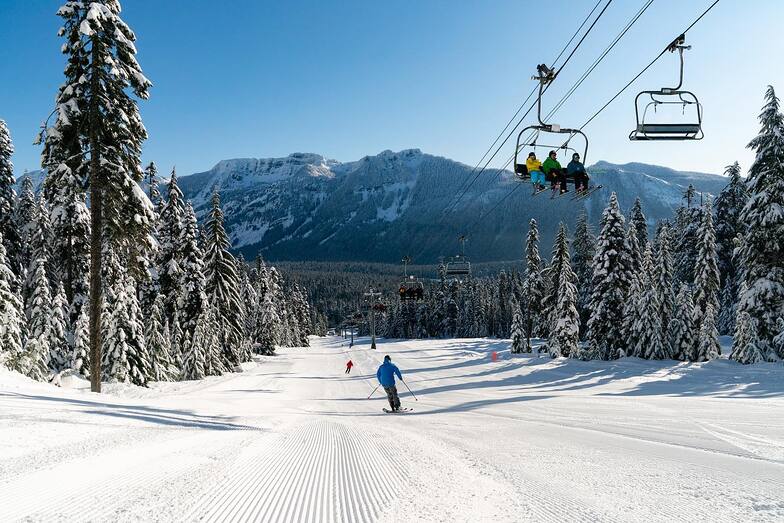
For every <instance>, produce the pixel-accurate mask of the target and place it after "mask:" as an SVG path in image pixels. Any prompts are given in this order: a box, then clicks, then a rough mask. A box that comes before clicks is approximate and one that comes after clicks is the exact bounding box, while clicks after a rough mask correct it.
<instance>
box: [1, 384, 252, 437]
mask: <svg viewBox="0 0 784 523" xmlns="http://www.w3.org/2000/svg"><path fill="white" fill-rule="evenodd" d="M0 398H8V399H10V400H14V399H18V400H34V401H46V402H57V403H66V404H68V405H71V406H73V407H77V409H75V412H79V413H83V414H92V415H96V416H106V417H110V418H125V419H133V420H138V421H143V422H146V423H153V424H156V425H166V426H174V427H182V428H191V429H207V430H262V429H260V428H258V427H253V426H250V425H240V424H236V423H231V422H230V421H229V420H228V419H227V418H225V417H221V416H205V415H200V414H195V413H193V412H190V411H186V410H176V409H162V408H157V407H148V406H144V405H122V404H112V403H102V402H97V401H88V400H81V399H76V398H60V397H55V396H43V395H34V394H20V393H15V392H0Z"/></svg>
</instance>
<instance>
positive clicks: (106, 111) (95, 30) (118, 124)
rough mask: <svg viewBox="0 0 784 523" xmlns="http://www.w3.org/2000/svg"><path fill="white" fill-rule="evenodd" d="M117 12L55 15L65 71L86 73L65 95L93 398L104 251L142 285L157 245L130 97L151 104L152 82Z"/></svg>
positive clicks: (64, 10) (109, 5)
mask: <svg viewBox="0 0 784 523" xmlns="http://www.w3.org/2000/svg"><path fill="white" fill-rule="evenodd" d="M120 10H121V7H120V2H119V1H118V0H94V1H91V2H76V1H67V2H66V3H65V4H64V5H63V7H61V8H60V10H59V11H58V15H59V16H61V17H62V18H63V20H64V27H63V29H62V30H61V32H60V35H61V36H64V37H65V38H66V43H65V45H63V52H64V54H66V56H68V65H69V67H70V66H71V65H72V64H73V63H74V62H76V61H81V64H80V67H81V68H82V73H83V74H82V75H80V76H79V78H78V79H75V78H73V77H72V76H71V75H70V74H69V69H68V68H67V69H66V84H65V86H64V88H63V89H62V90H61V91H60V92H61V93H62V92H64V91H69V92H72V93H74V100H73V107H75V108H78V109H79V110H81V111H82V112H81V117H80V118H79V125H78V126H77V128H76V132H75V136H76V137H77V139H78V140H79V141H80V142H81V143H82V149H83V153H84V154H83V156H82V158H83V159H84V160H89V179H88V183H87V187H89V191H90V222H91V224H90V287H89V290H90V300H89V303H90V345H91V359H92V363H93V365H92V366H93V367H94V368H93V372H92V373H91V380H92V383H91V385H92V390H93V391H94V392H100V388H101V380H100V377H101V376H100V372H98V369H99V365H100V361H99V358H100V355H101V346H102V344H103V343H102V340H101V334H102V329H101V323H102V321H101V315H102V305H103V304H102V302H103V299H102V295H103V287H102V283H103V282H102V279H101V278H102V275H103V270H102V269H101V266H102V255H103V252H102V251H103V249H102V247H103V245H104V243H108V244H110V245H111V247H112V248H113V249H114V250H115V251H116V252H118V253H119V254H120V255H121V256H122V257H123V260H124V264H125V265H126V269H127V270H128V271H129V274H130V275H131V276H132V277H133V278H135V279H140V280H142V279H144V277H145V275H146V274H147V265H148V261H149V255H150V253H151V252H152V250H153V245H154V239H153V238H152V235H151V228H152V224H153V222H154V219H155V213H154V211H153V209H152V204H151V203H150V201H149V200H148V199H147V196H146V195H145V194H144V192H143V191H142V190H141V188H140V187H139V184H138V182H140V181H141V179H142V175H143V173H142V169H141V162H140V155H141V145H142V142H143V141H144V140H145V139H146V138H147V131H146V130H145V128H144V125H143V124H142V121H141V117H140V115H139V111H138V107H137V104H136V100H135V99H134V98H133V97H132V96H136V97H138V98H140V99H146V98H147V97H148V89H149V87H150V86H151V83H150V81H149V80H147V78H146V77H145V76H144V74H143V73H142V71H141V68H140V66H139V63H138V62H137V60H136V58H135V54H136V47H135V44H134V42H135V40H136V36H135V35H134V34H133V31H132V30H131V29H130V27H129V26H128V25H127V24H126V23H125V22H124V21H123V20H122V19H121V18H120ZM58 102H59V98H58ZM60 117H61V115H60V114H58V118H60ZM112 283H113V282H109V284H112ZM123 283H125V282H123ZM134 287H135V284H134ZM112 343H119V342H118V341H117V340H112Z"/></svg>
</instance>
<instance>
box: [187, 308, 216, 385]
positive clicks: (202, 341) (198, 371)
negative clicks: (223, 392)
mask: <svg viewBox="0 0 784 523" xmlns="http://www.w3.org/2000/svg"><path fill="white" fill-rule="evenodd" d="M207 316H208V314H207V312H206V311H203V312H202V313H201V314H200V315H199V318H198V320H197V322H196V330H195V331H194V332H193V341H191V340H189V339H188V337H187V336H186V337H185V343H184V345H183V357H182V379H184V380H200V379H203V378H204V377H205V376H206V375H207V374H206V372H205V370H204V366H205V363H206V355H205V351H206V350H208V349H209V347H208V346H207V344H208V343H209V336H211V333H210V332H209V330H210V327H211V325H210V321H209V318H208V317H207Z"/></svg>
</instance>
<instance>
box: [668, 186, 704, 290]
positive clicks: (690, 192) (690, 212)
mask: <svg viewBox="0 0 784 523" xmlns="http://www.w3.org/2000/svg"><path fill="white" fill-rule="evenodd" d="M695 196H696V191H695V190H694V187H693V186H691V185H689V187H688V188H687V189H686V190H685V191H684V193H683V199H684V200H685V201H686V206H683V205H681V206H680V207H679V208H678V210H677V211H676V213H675V228H676V232H675V235H674V244H675V246H676V249H675V253H676V255H675V260H674V265H675V267H674V268H675V277H676V278H677V279H678V281H680V282H683V283H687V284H689V285H691V283H692V282H693V281H694V264H695V263H696V261H697V240H698V239H697V229H698V228H699V225H700V221H701V220H700V214H701V213H700V208H699V206H697V205H694V206H692V201H693V200H694V199H695Z"/></svg>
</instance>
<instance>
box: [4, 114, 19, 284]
mask: <svg viewBox="0 0 784 523" xmlns="http://www.w3.org/2000/svg"><path fill="white" fill-rule="evenodd" d="M12 154H14V146H13V143H11V134H10V132H9V131H8V126H6V123H5V121H4V120H0V235H2V238H3V242H4V247H5V250H6V256H7V258H8V260H7V261H8V263H9V268H10V269H11V270H12V271H13V272H14V274H15V275H16V276H17V277H19V276H21V267H20V266H19V265H18V262H19V260H20V257H21V251H22V244H21V240H20V238H19V233H18V230H17V224H16V223H15V222H14V219H13V217H14V209H15V208H16V191H15V190H14V184H15V183H16V179H14V164H13V163H11V155H12Z"/></svg>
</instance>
